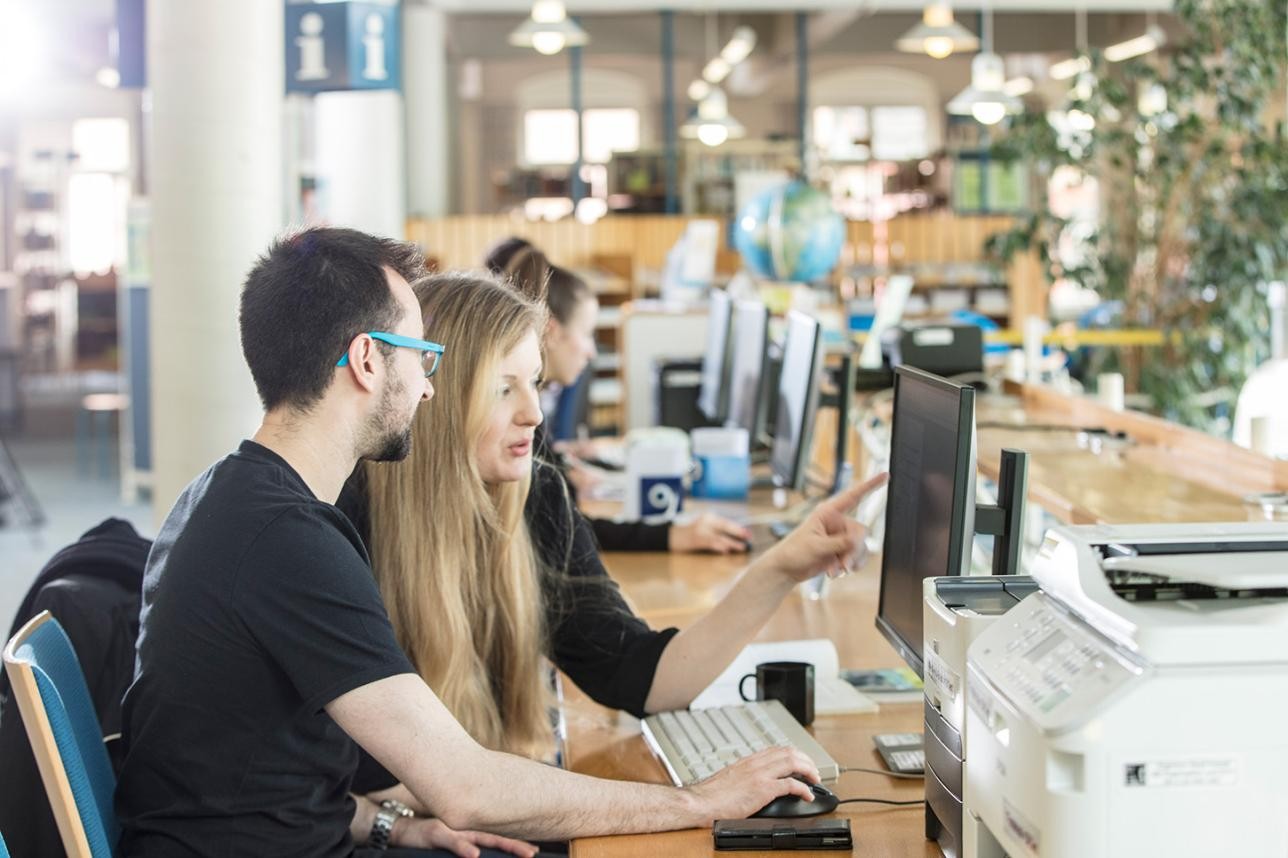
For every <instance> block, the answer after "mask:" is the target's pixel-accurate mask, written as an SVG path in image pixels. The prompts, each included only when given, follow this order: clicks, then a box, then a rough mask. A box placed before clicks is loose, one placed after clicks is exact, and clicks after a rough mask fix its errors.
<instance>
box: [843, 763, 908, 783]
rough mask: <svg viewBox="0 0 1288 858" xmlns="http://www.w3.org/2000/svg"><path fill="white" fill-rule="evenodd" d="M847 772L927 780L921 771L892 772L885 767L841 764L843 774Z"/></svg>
mask: <svg viewBox="0 0 1288 858" xmlns="http://www.w3.org/2000/svg"><path fill="white" fill-rule="evenodd" d="M846 772H865V773H867V774H870V775H885V776H886V777H888V778H908V779H909V780H918V781H920V780H925V778H926V776H925V775H924V774H921V773H908V772H891V771H886V770H885V769H865V768H862V767H861V766H841V774H845V773H846Z"/></svg>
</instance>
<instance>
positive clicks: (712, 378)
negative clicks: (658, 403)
mask: <svg viewBox="0 0 1288 858" xmlns="http://www.w3.org/2000/svg"><path fill="white" fill-rule="evenodd" d="M732 305H733V302H732V301H731V300H730V298H729V293H727V292H724V291H721V290H720V289H712V290H711V307H710V311H709V313H710V314H709V315H708V316H707V350H706V351H705V352H704V353H703V355H702V387H701V388H700V389H699V391H698V409H699V410H700V411H701V412H702V413H703V414H705V415H706V417H707V419H708V420H716V421H720V420H723V419H724V414H723V411H724V408H725V406H726V404H727V403H728V401H729V396H728V392H727V391H726V389H725V388H726V383H725V382H726V380H727V379H728V377H729V374H728V372H727V370H728V363H729V362H728V360H727V359H726V358H727V356H728V352H729V314H730V310H731V309H732Z"/></svg>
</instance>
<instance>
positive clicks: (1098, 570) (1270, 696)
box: [927, 523, 1288, 858]
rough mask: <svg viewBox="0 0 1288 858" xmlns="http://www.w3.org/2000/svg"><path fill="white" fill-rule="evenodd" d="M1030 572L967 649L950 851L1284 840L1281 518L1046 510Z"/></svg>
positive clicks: (1285, 642) (1285, 645)
mask: <svg viewBox="0 0 1288 858" xmlns="http://www.w3.org/2000/svg"><path fill="white" fill-rule="evenodd" d="M1030 571H1031V572H1032V577H1033V579H1034V581H1035V582H1036V584H1037V586H1038V588H1039V591H1038V592H1036V593H1033V594H1032V595H1028V596H1027V597H1026V598H1021V599H1018V600H1017V601H1016V604H1015V605H1014V607H1012V608H1011V609H1010V610H1008V611H1007V612H1006V613H1005V614H1003V615H1001V616H1000V617H997V618H995V619H994V620H993V621H992V622H991V623H989V624H987V625H986V626H984V627H983V628H982V630H980V631H979V632H978V634H977V635H975V636H974V638H973V640H972V641H971V642H970V644H969V648H968V650H967V656H966V666H965V673H966V675H965V679H964V684H965V700H964V707H965V716H964V717H965V724H964V730H963V736H962V742H963V745H962V750H963V753H962V754H961V755H960V756H961V757H962V758H963V759H964V766H963V775H962V778H963V783H962V786H961V788H962V793H961V797H962V799H963V812H962V815H961V823H962V828H963V831H962V854H964V855H965V856H967V858H1003V856H1007V857H1008V858H1021V856H1033V858H1140V856H1145V855H1167V856H1169V858H1188V856H1222V858H1226V856H1279V858H1283V856H1288V524H1274V523H1260V524H1252V523H1248V524H1184V525H1139V526H1099V525H1096V526H1081V527H1057V528H1053V529H1052V530H1051V531H1049V532H1048V534H1047V535H1046V537H1045V539H1044V541H1043V544H1042V546H1041V549H1040V550H1039V552H1038V555H1037V558H1036V560H1035V561H1034V563H1033V565H1032V567H1031V570H1030ZM931 684H932V683H931V682H930V681H928V682H927V688H930V686H931ZM940 684H942V683H940ZM929 745H930V740H929V737H927V746H928V750H929ZM928 758H929V754H928Z"/></svg>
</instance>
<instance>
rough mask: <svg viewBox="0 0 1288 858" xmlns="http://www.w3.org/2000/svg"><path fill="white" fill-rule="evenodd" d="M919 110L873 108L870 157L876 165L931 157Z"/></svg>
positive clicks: (924, 124)
mask: <svg viewBox="0 0 1288 858" xmlns="http://www.w3.org/2000/svg"><path fill="white" fill-rule="evenodd" d="M927 131H928V129H927V128H926V110H925V108H922V107H874V108H872V156H873V157H874V158H876V159H877V160H878V161H912V160H914V159H917V158H924V157H926V156H927V155H929V154H930V149H929V146H927V145H926V137H927Z"/></svg>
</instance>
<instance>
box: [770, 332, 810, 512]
mask: <svg viewBox="0 0 1288 858" xmlns="http://www.w3.org/2000/svg"><path fill="white" fill-rule="evenodd" d="M822 364H823V337H822V335H821V330H820V328H819V324H818V321H817V320H815V319H812V318H810V317H809V316H807V315H805V314H804V313H800V312H797V311H795V310H793V311H792V312H791V313H790V314H788V316H787V333H786V335H785V336H784V338H783V363H782V370H781V371H780V373H779V377H778V390H777V395H776V396H775V400H776V402H777V408H776V413H775V423H774V443H773V447H772V448H771V449H770V455H769V462H770V465H771V466H772V470H773V475H774V485H775V486H777V487H778V488H786V489H791V490H794V491H799V490H800V489H801V488H802V487H803V485H804V483H805V470H806V468H805V464H806V461H807V460H808V457H809V448H810V438H811V436H812V434H813V431H814V414H815V412H816V411H817V410H818V389H819V383H818V376H819V371H820V369H821V368H822Z"/></svg>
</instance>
